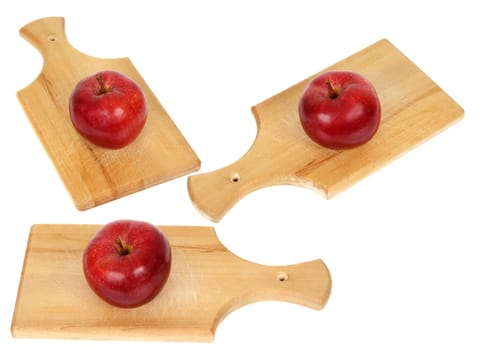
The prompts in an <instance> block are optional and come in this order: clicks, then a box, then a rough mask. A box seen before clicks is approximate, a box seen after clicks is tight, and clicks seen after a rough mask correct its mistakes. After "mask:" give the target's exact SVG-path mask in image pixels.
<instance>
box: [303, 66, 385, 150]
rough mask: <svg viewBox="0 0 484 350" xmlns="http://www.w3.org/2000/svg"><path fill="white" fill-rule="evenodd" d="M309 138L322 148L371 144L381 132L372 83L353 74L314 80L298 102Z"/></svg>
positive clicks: (336, 73) (327, 75) (325, 75)
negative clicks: (378, 131)
mask: <svg viewBox="0 0 484 350" xmlns="http://www.w3.org/2000/svg"><path fill="white" fill-rule="evenodd" d="M299 117H300V120H301V124H302V126H303V129H304V131H305V132H306V134H307V135H308V136H309V137H310V138H311V139H312V140H313V141H315V142H317V143H319V144H320V145H322V146H324V147H328V148H332V149H350V148H354V147H357V146H360V145H362V144H364V143H366V142H367V141H369V140H370V139H371V138H372V137H373V136H374V135H375V133H376V131H377V130H378V127H379V125H380V119H381V107H380V101H379V99H378V95H377V93H376V90H375V88H374V87H373V85H372V84H371V83H370V81H369V80H368V79H366V78H364V77H363V76H361V75H360V74H358V73H355V72H350V71H330V72H326V73H322V74H320V75H318V76H317V77H315V78H314V79H313V80H311V82H310V83H309V84H308V85H307V86H306V88H305V90H304V91H303V93H302V96H301V98H300V100H299Z"/></svg>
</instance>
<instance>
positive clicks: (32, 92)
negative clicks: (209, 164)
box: [17, 17, 200, 210]
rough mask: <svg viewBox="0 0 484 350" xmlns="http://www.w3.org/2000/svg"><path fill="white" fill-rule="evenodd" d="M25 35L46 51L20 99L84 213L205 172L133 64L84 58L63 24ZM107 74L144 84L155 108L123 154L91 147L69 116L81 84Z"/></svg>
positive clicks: (44, 23)
mask: <svg viewBox="0 0 484 350" xmlns="http://www.w3.org/2000/svg"><path fill="white" fill-rule="evenodd" d="M20 34H21V36H22V37H24V38H25V39H26V40H27V41H29V42H30V43H31V44H32V45H33V46H34V47H35V48H37V49H38V50H39V51H40V53H41V54H42V56H43V60H44V65H43V68H42V71H41V73H40V74H39V76H38V77H37V78H36V79H35V80H34V81H33V82H32V83H31V84H30V85H29V86H27V87H25V88H24V89H22V90H20V91H19V92H18V93H17V96H18V99H19V101H20V103H21V105H22V107H23V109H24V111H25V113H26V115H27V117H28V118H29V120H30V122H31V124H32V126H33V127H34V129H35V131H36V133H37V135H38V137H39V139H40V141H41V143H42V145H43V146H44V148H45V150H46V151H47V153H48V155H49V157H50V158H51V160H52V162H53V163H54V165H55V167H56V169H57V172H58V173H59V175H60V177H61V179H62V181H63V182H64V184H65V186H66V188H67V190H68V191H69V193H70V195H71V197H72V199H73V201H74V203H75V205H76V207H77V208H78V209H79V210H85V209H88V208H92V207H94V206H97V205H99V204H102V203H105V202H108V201H111V200H114V199H118V198H120V197H122V196H125V195H127V194H131V193H134V192H137V191H140V190H143V189H145V188H147V187H150V186H153V185H156V184H159V183H162V182H165V181H168V180H170V179H173V178H176V177H179V176H182V175H186V174H188V173H190V172H193V171H196V170H198V169H199V168H200V160H199V159H198V157H197V155H196V154H195V153H194V151H193V150H192V149H191V147H190V145H189V144H188V143H187V141H186V140H185V138H184V137H183V135H182V134H181V133H180V131H179V130H178V128H177V127H176V125H175V124H174V123H173V121H172V120H171V119H170V117H169V115H168V114H167V112H166V111H165V110H164V109H163V107H162V105H161V104H160V102H159V101H158V100H157V98H156V97H155V95H154V94H153V93H152V91H151V90H150V88H149V87H148V85H147V84H146V82H145V81H144V80H143V78H142V77H141V76H140V74H139V73H138V71H137V70H136V68H135V67H134V66H133V64H132V63H131V61H130V60H129V59H128V58H121V59H100V58H95V57H92V56H88V55H86V54H83V53H81V52H79V51H77V50H76V49H75V48H73V47H72V46H71V45H70V44H69V42H68V41H67V38H66V35H65V30H64V19H63V18H62V17H51V18H43V19H39V20H37V21H34V22H31V23H29V24H27V25H26V26H24V27H23V28H21V29H20ZM106 69H109V70H116V71H119V72H121V73H124V74H125V75H127V76H128V77H130V78H131V79H133V80H134V81H136V82H137V83H138V84H139V85H140V86H141V88H142V89H143V91H144V93H145V95H146V98H147V102H148V117H147V121H146V124H145V127H144V128H143V130H142V132H141V134H140V135H139V136H138V138H137V139H136V140H135V141H134V142H133V143H131V144H130V145H128V146H127V147H124V148H122V149H120V150H109V149H104V148H101V147H98V146H96V145H94V144H92V143H90V142H89V141H87V140H85V139H84V138H83V137H82V136H80V135H79V134H78V133H77V131H76V130H75V129H74V127H73V126H72V123H71V121H70V117H69V96H70V94H71V92H72V90H73V89H74V86H75V85H76V84H77V82H78V81H79V80H80V79H82V78H84V77H86V76H88V75H92V74H94V73H96V72H98V71H101V70H106Z"/></svg>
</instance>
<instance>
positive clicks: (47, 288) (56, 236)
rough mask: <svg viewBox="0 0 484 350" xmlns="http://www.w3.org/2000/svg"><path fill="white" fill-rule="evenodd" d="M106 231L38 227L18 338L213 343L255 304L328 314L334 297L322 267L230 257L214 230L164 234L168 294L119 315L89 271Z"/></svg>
mask: <svg viewBox="0 0 484 350" xmlns="http://www.w3.org/2000/svg"><path fill="white" fill-rule="evenodd" d="M100 227H101V225H34V226H32V228H31V232H30V237H29V242H28V246H27V250H26V254H25V260H24V266H23V270H22V276H21V281H20V285H19V289H18V295H17V302H16V305H15V311H14V316H13V320H12V325H11V330H12V334H13V336H14V337H27V338H64V339H65V338H77V339H113V340H119V339H128V340H166V341H168V340H169V341H212V340H213V337H214V334H215V330H216V328H217V325H218V324H219V322H220V321H221V320H223V318H224V317H225V316H227V315H228V314H229V313H230V312H231V311H233V310H234V309H236V308H238V307H241V306H243V305H246V304H248V303H252V302H257V301H264V300H278V301H285V302H292V303H296V304H300V305H303V306H307V307H310V308H313V309H322V308H323V307H324V305H325V304H326V302H327V300H328V298H329V295H330V290H331V277H330V274H329V271H328V269H327V268H326V266H325V264H324V263H323V261H322V260H314V261H310V262H305V263H301V264H296V265H289V266H265V265H258V264H254V263H251V262H248V261H246V260H243V259H241V258H239V257H237V256H235V255H233V254H232V253H230V252H229V251H228V250H227V249H226V248H225V247H223V246H222V244H221V243H220V241H219V240H218V239H217V237H216V234H215V231H214V230H213V228H211V227H195V226H188V227H184V226H160V229H161V230H162V231H163V232H164V233H165V235H166V236H167V238H168V240H169V241H170V245H171V247H172V253H173V255H172V270H171V273H170V276H169V278H168V281H167V283H166V285H165V287H164V289H163V290H162V291H161V293H160V294H158V295H157V296H156V297H155V299H153V300H152V301H151V302H149V303H147V304H145V305H143V306H140V307H138V308H134V309H122V308H118V307H114V306H111V305H109V304H107V303H105V302H104V301H102V300H101V299H100V298H99V297H98V296H97V295H96V294H94V292H92V291H91V289H90V288H89V286H88V284H87V282H86V281H85V278H84V275H83V271H82V254H83V251H84V249H85V247H86V245H87V243H88V242H89V240H90V239H91V238H92V236H93V235H94V234H95V233H96V232H97V230H98V229H99V228H100ZM288 321H290V320H288Z"/></svg>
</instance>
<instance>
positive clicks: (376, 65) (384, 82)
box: [188, 40, 464, 221]
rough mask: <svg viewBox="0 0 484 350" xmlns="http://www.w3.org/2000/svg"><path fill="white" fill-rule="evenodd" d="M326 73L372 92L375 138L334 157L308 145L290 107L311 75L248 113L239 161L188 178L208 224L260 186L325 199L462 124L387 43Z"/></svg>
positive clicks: (450, 104) (459, 113)
mask: <svg viewBox="0 0 484 350" xmlns="http://www.w3.org/2000/svg"><path fill="white" fill-rule="evenodd" d="M328 70H352V71H356V72H359V73H360V74H362V75H364V76H365V77H367V78H368V79H369V80H370V81H371V82H372V83H373V84H374V85H375V88H376V90H377V93H378V96H379V98H380V102H381V105H382V122H381V126H380V128H379V130H378V132H377V134H376V135H375V136H374V138H373V139H372V140H371V141H370V142H368V143H367V144H365V145H363V146H361V147H358V148H355V149H352V150H346V151H334V150H330V149H327V148H324V147H322V146H319V145H317V144H316V143H314V142H313V141H312V140H310V139H309V137H307V135H306V134H305V133H304V130H303V129H302V127H301V125H300V121H299V114H298V110H297V106H298V101H299V97H300V95H301V93H302V91H303V89H304V88H305V87H306V85H307V84H308V83H309V81H310V80H311V79H313V78H314V76H315V75H316V74H315V75H313V76H311V77H309V78H307V79H305V80H303V81H301V82H299V83H298V84H296V85H294V86H292V87H290V88H288V89H287V90H285V91H282V92H281V93H279V94H277V95H275V96H273V97H271V98H269V99H267V100H265V101H263V102H262V103H259V104H257V105H255V106H254V107H252V112H253V114H254V116H255V119H256V122H257V128H258V132H257V136H256V139H255V141H254V143H253V145H252V147H251V148H250V149H249V150H248V152H247V153H246V154H245V155H244V156H243V157H242V158H240V159H239V160H238V161H236V162H235V163H233V164H231V165H228V166H227V167H224V168H222V169H219V170H215V171H212V172H209V173H205V174H198V175H194V176H190V177H189V178H188V191H189V193H190V197H191V199H192V201H193V203H194V205H195V206H196V207H197V208H198V209H199V210H200V211H201V212H202V213H203V214H205V215H206V216H207V217H208V218H209V219H211V220H213V221H219V220H220V219H221V218H222V217H223V216H224V215H225V213H226V212H227V211H228V210H229V209H230V208H231V207H232V206H233V205H235V203H237V202H238V201H239V200H240V199H242V198H243V197H244V196H246V195H247V194H249V193H251V192H252V191H255V190H257V189H260V188H263V187H266V186H272V185H282V184H290V185H300V186H304V187H308V188H311V189H313V190H316V191H318V192H321V193H322V194H324V195H325V196H326V197H327V198H331V197H332V196H334V195H335V194H337V193H339V192H340V191H342V190H344V189H346V188H348V187H349V186H351V185H353V184H355V183H356V182H357V181H359V180H361V179H363V178H364V177H366V176H368V175H369V174H371V173H372V172H374V171H376V170H378V169H380V168H381V167H383V166H384V165H385V164H387V163H389V162H390V161H392V160H394V159H396V158H397V157H399V156H400V155H402V154H404V153H405V152H407V151H409V150H410V149H412V148H413V147H415V146H417V145H419V144H421V143H422V142H424V141H426V140H428V139H429V138H431V137H432V136H434V135H436V134H438V133H439V132H440V131H442V130H444V129H445V128H447V127H449V126H450V125H452V124H453V123H455V122H456V121H458V120H459V119H461V118H462V117H463V116H464V111H463V109H462V108H461V107H460V106H459V105H458V104H457V103H456V102H455V101H453V100H452V98H450V97H449V96H448V95H447V94H446V93H445V92H444V91H443V90H442V89H441V88H440V87H439V86H437V85H436V84H435V83H434V82H433V81H432V80H431V79H430V78H429V77H428V76H427V75H425V73H424V72H422V71H421V70H420V69H419V68H418V67H417V66H416V65H415V64H414V63H412V62H411V61H410V60H409V59H408V58H407V57H406V56H405V55H403V54H402V53H401V52H400V51H399V50H398V49H397V48H396V47H395V46H393V45H392V44H391V43H390V42H389V41H388V40H381V41H378V42H376V43H374V44H373V45H371V46H369V47H367V48H365V49H363V50H362V51H360V52H357V53H355V54H354V55H352V56H350V57H348V58H346V59H344V60H342V61H340V62H338V63H336V64H335V65H333V66H331V67H328V68H327V69H325V70H324V71H328ZM319 73H321V72H319ZM319 73H317V74H319Z"/></svg>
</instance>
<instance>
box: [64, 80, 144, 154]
mask: <svg viewBox="0 0 484 350" xmlns="http://www.w3.org/2000/svg"><path fill="white" fill-rule="evenodd" d="M69 113H70V116H71V121H72V124H73V125H74V127H75V128H76V130H77V131H78V132H79V133H80V134H81V135H82V136H84V137H85V138H86V139H88V140H89V141H91V142H92V143H94V144H96V145H98V146H101V147H105V148H111V149H117V148H122V147H124V146H126V145H128V144H129V143H131V142H132V141H133V140H134V139H135V138H136V137H137V136H138V134H139V133H140V132H141V130H142V129H143V126H144V124H145V121H146V116H147V107H146V98H145V95H144V93H143V91H142V90H141V88H140V87H139V86H138V84H136V83H135V82H134V81H133V80H131V79H130V78H128V77H127V76H125V75H123V74H121V73H119V72H115V71H102V72H98V73H96V74H94V75H91V76H89V77H87V78H84V79H82V80H81V81H80V82H79V83H78V84H77V85H76V87H75V88H74V90H73V92H72V94H71V96H70V99H69Z"/></svg>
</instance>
